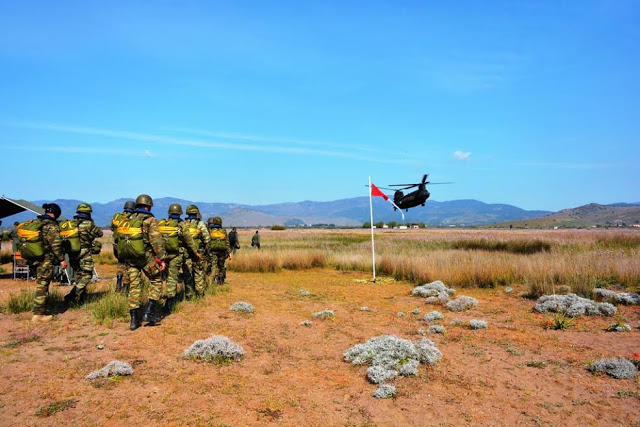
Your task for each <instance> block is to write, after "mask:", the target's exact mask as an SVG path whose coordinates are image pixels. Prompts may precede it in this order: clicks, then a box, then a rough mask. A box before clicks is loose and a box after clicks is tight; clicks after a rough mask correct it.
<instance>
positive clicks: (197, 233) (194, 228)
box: [189, 222, 202, 248]
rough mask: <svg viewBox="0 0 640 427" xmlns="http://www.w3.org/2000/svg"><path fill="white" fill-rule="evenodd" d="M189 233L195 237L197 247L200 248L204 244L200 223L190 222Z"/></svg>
mask: <svg viewBox="0 0 640 427" xmlns="http://www.w3.org/2000/svg"><path fill="white" fill-rule="evenodd" d="M189 234H191V237H193V241H194V242H195V243H196V248H200V245H201V244H202V230H200V228H198V223H197V222H196V223H195V224H194V223H191V222H190V223H189Z"/></svg>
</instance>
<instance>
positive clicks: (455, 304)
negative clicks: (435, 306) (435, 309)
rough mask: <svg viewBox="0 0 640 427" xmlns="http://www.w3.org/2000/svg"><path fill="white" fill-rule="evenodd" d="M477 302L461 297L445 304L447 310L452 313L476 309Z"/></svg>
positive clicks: (470, 298)
mask: <svg viewBox="0 0 640 427" xmlns="http://www.w3.org/2000/svg"><path fill="white" fill-rule="evenodd" d="M477 305H478V300H477V299H475V298H472V297H466V296H461V297H459V298H456V299H454V300H452V301H449V302H448V303H447V304H446V307H447V309H449V310H450V311H453V312H460V311H466V310H469V309H470V308H473V307H477Z"/></svg>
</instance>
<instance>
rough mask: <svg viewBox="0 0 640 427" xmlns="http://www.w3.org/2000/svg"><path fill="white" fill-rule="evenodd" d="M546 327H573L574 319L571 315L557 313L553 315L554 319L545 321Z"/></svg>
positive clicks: (556, 328)
mask: <svg viewBox="0 0 640 427" xmlns="http://www.w3.org/2000/svg"><path fill="white" fill-rule="evenodd" d="M545 327H546V328H547V329H553V330H556V331H557V330H564V329H569V328H571V327H573V319H572V318H571V317H567V316H565V315H564V314H562V313H557V314H556V315H555V316H553V320H552V321H548V322H547V323H545Z"/></svg>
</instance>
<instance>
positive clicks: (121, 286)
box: [109, 200, 136, 292]
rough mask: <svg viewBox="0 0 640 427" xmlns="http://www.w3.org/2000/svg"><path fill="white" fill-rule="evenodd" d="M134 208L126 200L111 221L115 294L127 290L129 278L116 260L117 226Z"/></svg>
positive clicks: (123, 266) (130, 202)
mask: <svg viewBox="0 0 640 427" xmlns="http://www.w3.org/2000/svg"><path fill="white" fill-rule="evenodd" d="M135 208H136V204H135V203H134V201H133V200H127V201H126V202H125V204H124V209H123V210H122V212H118V213H117V214H115V215H114V216H113V219H112V220H111V225H110V226H109V228H111V231H112V232H113V256H115V257H116V259H117V260H118V272H117V273H116V292H124V291H126V289H128V288H129V276H128V275H127V268H126V266H125V265H124V262H123V261H121V260H120V258H118V225H120V223H121V222H122V221H123V220H125V219H129V218H130V217H131V214H133V210H134V209H135Z"/></svg>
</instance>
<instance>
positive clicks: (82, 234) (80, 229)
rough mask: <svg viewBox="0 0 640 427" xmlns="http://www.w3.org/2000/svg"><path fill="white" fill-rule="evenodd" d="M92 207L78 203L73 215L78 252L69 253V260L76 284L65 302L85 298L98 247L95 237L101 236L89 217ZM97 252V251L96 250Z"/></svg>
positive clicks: (78, 301)
mask: <svg viewBox="0 0 640 427" xmlns="http://www.w3.org/2000/svg"><path fill="white" fill-rule="evenodd" d="M92 211H93V209H92V208H91V205H90V204H88V203H80V204H79V205H78V207H77V208H76V214H77V215H76V216H74V217H73V218H74V220H75V223H76V225H77V238H78V239H79V252H70V253H69V262H70V263H71V267H72V268H73V270H74V271H75V272H76V285H75V286H74V287H73V288H72V289H71V291H70V292H69V293H68V294H67V295H66V296H65V297H64V299H65V301H67V302H75V303H76V304H83V303H84V302H85V300H86V298H87V289H86V288H87V285H88V284H89V282H91V279H92V278H93V252H94V248H98V246H97V245H96V243H98V242H95V240H96V239H98V238H100V237H102V230H101V229H100V227H98V226H96V225H95V224H94V222H93V220H92V219H91V212H92ZM98 253H99V251H98Z"/></svg>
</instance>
